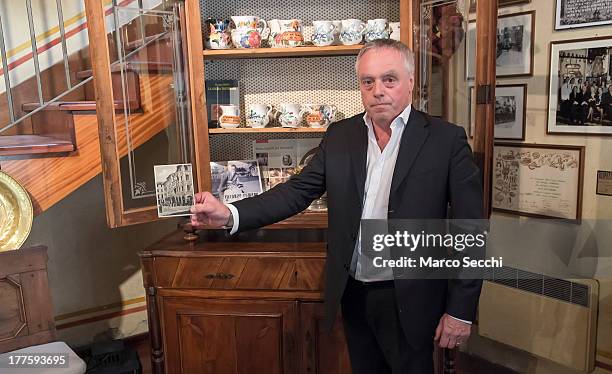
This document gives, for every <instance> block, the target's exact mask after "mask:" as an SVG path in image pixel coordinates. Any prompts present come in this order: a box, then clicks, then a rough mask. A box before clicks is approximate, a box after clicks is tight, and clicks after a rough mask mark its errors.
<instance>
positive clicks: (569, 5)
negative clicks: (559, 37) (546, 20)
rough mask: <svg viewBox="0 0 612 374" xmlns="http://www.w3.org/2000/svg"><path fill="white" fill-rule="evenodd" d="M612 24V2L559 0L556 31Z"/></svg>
mask: <svg viewBox="0 0 612 374" xmlns="http://www.w3.org/2000/svg"><path fill="white" fill-rule="evenodd" d="M610 24H612V2H610V1H608V0H590V1H585V0H557V4H556V9H555V30H564V29H573V28H579V27H590V26H602V25H610Z"/></svg>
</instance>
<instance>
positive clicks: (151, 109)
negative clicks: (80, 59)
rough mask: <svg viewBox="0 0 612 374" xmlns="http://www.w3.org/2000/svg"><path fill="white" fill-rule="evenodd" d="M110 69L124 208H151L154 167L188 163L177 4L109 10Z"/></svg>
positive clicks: (184, 81)
mask: <svg viewBox="0 0 612 374" xmlns="http://www.w3.org/2000/svg"><path fill="white" fill-rule="evenodd" d="M113 10H114V15H113V17H112V19H113V23H114V25H120V26H119V27H117V28H115V27H112V29H115V30H116V31H115V32H114V33H113V40H112V41H111V43H112V44H111V52H110V53H111V61H112V65H111V70H112V76H113V93H114V99H115V116H116V123H115V136H116V139H117V154H118V157H119V159H120V173H121V189H122V196H123V210H124V211H129V210H131V209H139V208H146V207H150V206H155V204H156V199H155V177H154V172H153V166H154V165H163V164H176V163H190V162H192V161H191V160H192V146H191V145H192V144H193V141H192V133H191V131H190V124H189V118H190V117H189V110H190V109H189V95H188V92H187V87H188V84H187V76H186V68H185V62H184V61H185V59H184V56H183V48H182V40H184V39H183V38H182V30H181V23H180V17H179V13H180V11H181V8H180V6H179V5H178V4H174V5H172V6H170V7H166V8H165V10H162V9H161V7H160V8H156V9H151V10H146V9H145V10H140V9H138V8H133V7H129V6H128V7H122V6H115V7H113Z"/></svg>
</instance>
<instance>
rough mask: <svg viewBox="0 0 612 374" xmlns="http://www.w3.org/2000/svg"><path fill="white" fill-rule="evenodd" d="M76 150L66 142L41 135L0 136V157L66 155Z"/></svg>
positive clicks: (70, 143) (71, 144) (69, 142)
mask: <svg viewBox="0 0 612 374" xmlns="http://www.w3.org/2000/svg"><path fill="white" fill-rule="evenodd" d="M75 149H76V147H75V145H74V144H73V143H72V142H71V141H68V140H61V139H56V138H54V137H51V136H42V135H6V136H0V156H17V155H26V154H41V153H66V152H72V151H74V150H75Z"/></svg>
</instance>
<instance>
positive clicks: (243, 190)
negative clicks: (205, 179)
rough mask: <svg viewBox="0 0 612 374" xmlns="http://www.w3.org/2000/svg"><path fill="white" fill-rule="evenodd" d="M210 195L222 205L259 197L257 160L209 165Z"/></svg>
mask: <svg viewBox="0 0 612 374" xmlns="http://www.w3.org/2000/svg"><path fill="white" fill-rule="evenodd" d="M210 170H211V178H212V186H211V192H212V194H213V195H214V196H215V197H216V198H217V199H219V200H221V201H222V202H223V203H232V202H234V201H238V200H242V199H245V198H247V197H252V196H256V195H259V194H260V193H261V192H262V191H263V189H262V181H261V174H260V172H259V165H258V164H257V160H240V161H223V162H211V163H210Z"/></svg>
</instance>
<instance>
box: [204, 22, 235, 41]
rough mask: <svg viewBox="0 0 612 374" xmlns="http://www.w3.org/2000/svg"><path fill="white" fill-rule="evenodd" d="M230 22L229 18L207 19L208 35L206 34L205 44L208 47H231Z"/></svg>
mask: <svg viewBox="0 0 612 374" xmlns="http://www.w3.org/2000/svg"><path fill="white" fill-rule="evenodd" d="M229 23H230V21H229V20H217V19H213V18H209V19H207V20H206V24H207V25H208V35H206V39H205V41H204V45H205V47H206V48H207V49H227V48H230V47H231V40H230V32H229Z"/></svg>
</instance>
